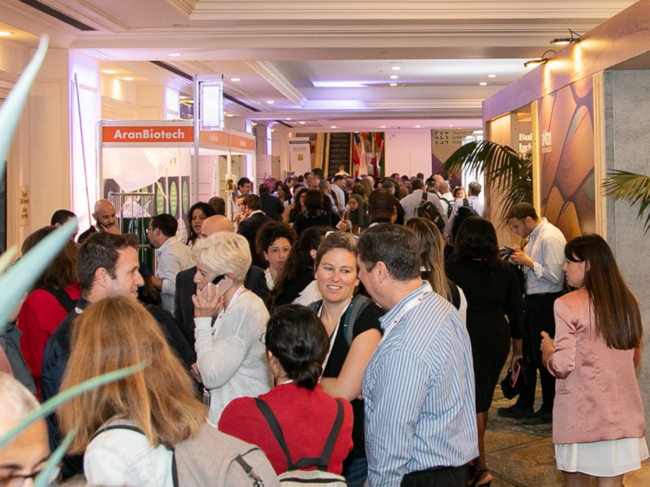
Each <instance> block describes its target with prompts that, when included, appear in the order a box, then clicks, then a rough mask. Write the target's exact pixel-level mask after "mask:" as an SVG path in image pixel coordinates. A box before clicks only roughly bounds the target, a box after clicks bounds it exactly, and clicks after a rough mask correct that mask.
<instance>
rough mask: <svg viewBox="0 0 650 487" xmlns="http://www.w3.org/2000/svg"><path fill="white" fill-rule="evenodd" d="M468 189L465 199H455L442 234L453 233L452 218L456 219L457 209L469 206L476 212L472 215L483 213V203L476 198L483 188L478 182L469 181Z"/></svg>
mask: <svg viewBox="0 0 650 487" xmlns="http://www.w3.org/2000/svg"><path fill="white" fill-rule="evenodd" d="M468 189H469V191H468V195H469V196H468V197H467V198H466V199H462V200H457V201H456V202H455V203H454V206H453V207H452V209H451V215H450V216H449V221H448V222H447V225H446V226H445V230H444V235H446V236H449V235H452V234H453V231H452V229H453V227H454V220H455V219H456V215H457V214H458V210H460V209H461V208H462V207H463V206H469V207H470V208H472V209H473V210H474V212H475V213H476V215H474V216H480V217H482V216H483V214H484V209H483V204H482V203H481V202H480V201H479V199H478V195H480V194H481V190H482V189H483V187H482V186H481V185H480V184H479V183H477V182H476V181H474V182H471V183H469V188H468ZM452 236H453V235H452Z"/></svg>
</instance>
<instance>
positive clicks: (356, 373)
mask: <svg viewBox="0 0 650 487" xmlns="http://www.w3.org/2000/svg"><path fill="white" fill-rule="evenodd" d="M357 256H358V250H357V239H356V238H355V237H354V236H353V235H350V234H349V233H343V232H331V233H329V234H328V235H327V236H326V237H325V239H324V240H323V241H322V243H321V244H320V246H319V247H318V252H317V253H316V262H315V263H316V266H315V267H316V281H317V283H318V289H319V291H320V293H321V296H322V300H321V301H317V302H315V303H313V304H312V305H311V306H310V307H311V308H312V309H313V310H314V311H315V312H316V313H317V314H318V316H319V317H320V319H321V321H322V322H323V324H324V325H325V329H326V330H327V334H328V336H329V339H330V340H329V341H330V351H329V354H328V357H327V358H326V359H325V365H324V367H323V378H322V380H321V386H322V387H323V390H324V391H325V392H327V393H328V394H330V395H331V396H332V397H339V396H340V397H344V398H345V399H347V400H348V401H351V402H352V408H353V410H354V430H353V433H352V438H353V440H354V448H353V450H352V452H351V454H350V456H349V457H348V458H347V459H346V462H345V465H344V467H345V468H344V471H343V475H344V476H345V477H346V479H347V482H348V484H349V485H350V486H352V487H356V486H362V485H363V483H364V482H365V480H366V477H367V469H368V464H367V462H366V456H365V442H364V434H363V428H364V412H363V401H362V400H360V399H359V395H360V394H361V379H362V378H363V373H364V371H365V369H366V366H367V365H368V362H369V360H370V357H371V356H372V354H373V352H374V351H375V349H376V348H377V346H378V345H379V341H380V340H381V336H382V332H381V326H380V324H379V318H380V317H381V316H382V315H383V311H382V310H381V309H380V308H379V307H378V306H377V305H376V304H375V303H373V302H372V301H371V300H370V299H368V298H366V297H365V296H361V295H358V294H355V293H356V291H357V286H358V285H359V274H358V268H357Z"/></svg>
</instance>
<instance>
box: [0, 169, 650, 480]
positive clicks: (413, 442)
mask: <svg viewBox="0 0 650 487" xmlns="http://www.w3.org/2000/svg"><path fill="white" fill-rule="evenodd" d="M236 186H237V187H236V191H235V193H234V195H233V201H232V204H233V207H234V208H235V210H236V211H235V213H236V214H235V215H234V218H232V219H230V218H228V217H227V216H226V208H227V206H228V204H230V203H231V202H229V201H225V200H224V199H222V198H219V197H215V198H212V199H211V200H210V201H209V202H197V203H196V204H194V205H193V206H192V207H191V208H190V210H189V212H188V214H187V229H188V230H187V235H186V236H184V237H183V236H182V235H181V232H180V231H179V224H178V221H177V220H176V219H175V218H174V217H173V216H172V215H169V214H159V215H157V216H155V217H153V218H151V219H150V221H149V222H148V227H147V230H146V236H147V238H148V240H149V243H150V244H151V246H152V247H153V248H154V249H155V257H156V258H155V265H154V268H151V269H149V268H147V266H146V265H145V264H144V263H143V262H141V261H140V259H139V255H138V251H137V247H138V241H137V239H135V238H133V237H134V236H133V235H128V234H127V235H121V234H120V231H119V230H120V229H119V228H118V227H117V224H116V212H115V208H114V206H113V205H112V203H111V202H110V201H108V200H100V201H98V202H97V203H96V205H95V207H94V212H93V218H94V220H95V222H96V223H95V225H94V226H92V227H90V229H89V230H87V231H85V232H84V233H83V234H81V235H80V236H79V238H78V239H77V242H74V238H73V240H71V241H70V242H69V243H68V244H66V246H65V247H64V248H63V249H62V250H61V252H60V253H59V255H58V256H57V257H56V258H55V259H54V260H53V261H52V262H51V263H50V265H49V266H48V268H47V269H46V270H45V272H44V273H43V275H42V276H40V277H39V279H38V281H37V282H36V284H35V286H34V288H33V290H32V291H31V292H30V293H29V294H28V295H27V296H26V299H25V300H24V301H23V302H22V303H20V305H19V306H18V308H17V309H16V311H15V313H14V315H13V316H12V319H11V323H9V324H8V326H7V328H6V329H5V331H4V332H3V335H2V336H1V337H0V338H1V339H2V340H1V341H0V344H1V345H2V347H1V348H0V370H2V371H3V372H5V373H0V402H1V403H2V404H3V407H2V409H1V410H0V436H1V435H2V434H3V433H5V432H7V431H9V430H10V429H11V428H12V427H13V426H14V425H15V424H17V423H18V422H19V421H20V420H21V419H23V418H24V417H26V416H27V415H29V414H30V413H31V412H32V411H34V410H35V409H36V408H37V406H38V402H39V401H41V402H42V401H46V400H48V399H50V398H52V397H54V396H55V395H56V394H57V393H59V392H60V391H64V390H67V389H69V388H71V387H74V386H76V385H78V384H80V383H82V382H84V381H86V380H88V379H90V378H92V377H96V376H98V375H101V374H106V373H110V372H114V371H117V370H119V369H122V368H125V367H131V366H136V367H138V370H137V371H136V372H135V373H133V374H132V375H129V376H128V377H126V378H124V379H121V380H118V381H116V382H112V383H109V384H106V385H103V386H100V387H98V388H96V389H94V390H92V391H91V392H88V393H85V394H82V395H80V396H77V397H75V398H73V399H72V400H70V401H69V402H67V403H65V404H63V405H62V406H61V407H60V408H59V409H58V410H57V412H56V414H53V415H50V416H48V417H47V418H46V420H45V422H43V421H37V422H35V423H33V425H32V426H31V427H30V428H28V429H26V430H25V431H24V432H23V433H22V434H20V435H19V436H18V437H17V439H15V440H13V441H12V442H11V443H9V444H8V445H6V446H4V447H0V485H8V486H14V485H16V486H17V485H23V481H24V480H27V479H33V478H34V476H35V475H36V474H37V473H38V472H39V471H40V469H42V468H43V465H44V462H45V461H46V460H47V458H48V452H49V451H54V449H55V448H56V447H57V446H58V445H59V444H61V442H62V440H63V438H65V437H66V435H68V434H71V435H72V443H71V445H70V447H69V449H68V452H67V454H66V456H65V457H64V460H63V463H62V465H61V472H60V475H59V480H61V481H66V482H68V481H70V480H68V479H72V480H71V481H77V480H78V479H79V478H83V477H80V476H81V475H83V476H84V477H85V480H86V481H87V482H88V484H89V485H98V486H133V487H136V486H142V487H147V486H151V487H154V486H164V487H167V486H170V487H171V486H173V485H178V479H179V478H180V479H188V478H191V479H192V480H185V482H186V484H185V485H267V486H269V485H279V484H278V482H279V481H282V480H285V481H286V480H288V479H294V480H295V479H296V478H297V479H299V481H301V482H303V483H304V484H306V485H316V484H328V483H329V484H330V485H343V484H342V483H341V482H343V483H347V485H350V486H353V487H361V486H364V485H368V486H370V487H376V486H382V487H383V486H391V487H392V486H406V487H408V486H425V485H426V486H452V487H453V486H458V487H465V486H474V487H480V486H486V487H487V486H489V485H490V484H491V482H492V480H493V478H492V475H491V473H490V471H489V469H488V465H487V463H486V454H485V452H486V446H485V431H486V428H487V423H488V412H489V409H490V406H491V404H492V399H493V396H494V392H495V388H496V387H497V384H498V382H499V378H500V376H501V373H502V371H503V369H504V367H511V368H515V367H519V366H521V370H522V372H521V380H524V379H525V380H526V382H525V384H524V388H523V390H522V391H521V392H520V394H519V397H518V399H517V401H516V403H514V404H513V405H512V406H510V407H508V408H500V409H499V410H498V414H499V415H500V416H503V417H507V418H512V419H513V420H517V421H522V422H524V423H526V424H542V423H551V422H552V423H553V441H554V443H555V452H556V461H557V467H558V469H559V470H561V471H562V472H563V474H564V477H565V479H566V484H567V485H569V486H586V485H590V482H591V477H596V478H598V485H603V486H621V485H622V479H623V475H624V474H625V473H626V472H629V471H632V470H635V469H638V468H640V462H641V461H642V460H644V459H645V458H648V456H649V453H648V448H647V444H646V441H645V421H644V413H643V404H642V401H641V395H640V392H639V387H638V384H637V381H636V376H635V369H636V367H637V366H638V364H639V362H640V360H641V348H640V344H641V336H642V325H641V317H640V311H639V306H638V303H637V301H636V299H635V297H634V296H633V295H632V293H631V292H630V290H629V289H628V288H627V286H626V284H625V281H624V280H623V278H622V276H621V274H620V272H619V270H618V268H617V265H616V262H615V260H614V256H613V254H612V252H611V250H610V248H609V247H608V245H607V243H606V242H605V241H604V240H603V239H602V238H601V237H599V236H598V235H583V236H581V237H578V238H575V239H573V240H572V241H570V242H568V243H567V242H566V239H565V238H564V236H563V234H562V232H560V231H559V230H558V229H557V228H556V227H555V226H553V225H552V224H551V223H550V222H548V221H547V220H546V219H545V218H540V217H539V216H538V214H537V212H536V210H535V208H534V207H533V206H532V205H531V204H529V203H520V204H517V205H514V206H513V207H512V208H510V209H509V211H508V213H507V221H506V222H505V223H506V224H507V225H508V226H509V228H510V229H511V230H512V232H513V234H514V237H515V238H516V239H517V243H518V245H513V246H505V247H501V248H499V244H498V240H497V233H496V229H495V227H494V225H493V224H492V223H491V222H490V221H489V220H488V219H486V218H484V206H483V204H482V202H481V199H480V194H481V189H482V188H481V185H480V184H478V183H476V182H472V183H470V184H469V185H468V187H467V191H465V189H464V188H462V187H456V188H453V189H452V188H451V186H450V183H449V182H448V181H446V180H445V179H444V178H443V177H442V176H441V175H438V174H436V175H433V176H431V177H430V178H427V179H425V177H424V175H423V174H418V175H416V177H412V178H411V177H407V176H400V175H399V174H393V175H391V176H390V177H387V178H384V179H382V180H377V181H375V180H374V179H373V178H372V177H370V176H366V177H361V178H354V177H350V176H349V175H347V174H346V173H345V171H344V170H343V169H341V171H339V173H338V174H337V175H336V176H334V177H333V178H331V180H329V181H328V180H327V179H325V178H324V175H323V173H322V171H321V170H318V169H315V170H313V171H312V172H309V173H306V174H304V175H301V176H298V177H290V178H287V179H285V180H284V181H275V182H273V181H271V182H269V184H261V185H260V186H259V188H258V194H254V192H253V184H252V182H251V181H250V180H248V179H247V178H241V179H240V180H239V181H238V182H237V185H236ZM70 218H74V214H73V213H71V212H70V211H67V210H59V211H57V212H56V213H55V214H54V215H53V217H52V222H51V223H52V224H51V225H50V226H48V227H45V228H42V229H40V230H37V231H36V232H34V233H33V234H32V235H30V236H29V237H28V238H27V239H26V240H25V242H24V244H23V248H22V251H23V253H26V252H29V250H30V249H31V248H33V247H34V246H36V245H37V244H38V243H39V242H40V241H42V240H43V239H44V238H45V237H46V236H47V235H48V234H49V233H51V232H52V231H54V230H55V228H56V227H57V226H60V225H62V224H63V223H65V222H66V221H67V220H69V219H70ZM509 357H510V360H508V358H509ZM538 373H539V377H540V380H541V386H542V396H543V398H542V399H543V402H542V405H541V407H540V408H539V409H538V410H537V411H534V409H533V406H534V403H535V385H536V379H537V376H538ZM8 374H9V375H13V378H11V377H10V376H9V375H8ZM613 391H615V393H613ZM623 411H624V413H623ZM190 452H192V453H190ZM7 462H9V463H7ZM216 465H222V466H224V465H225V466H230V465H233V466H232V467H228V468H225V467H224V468H222V467H219V468H217V467H216ZM228 475H239V477H236V478H237V479H239V480H234V479H235V477H228ZM260 482H261V484H260ZM337 482H338V484H337ZM181 485H183V484H182V483H181Z"/></svg>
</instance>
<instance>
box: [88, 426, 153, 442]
mask: <svg viewBox="0 0 650 487" xmlns="http://www.w3.org/2000/svg"><path fill="white" fill-rule="evenodd" d="M110 430H129V431H135V432H136V433H140V434H141V435H144V432H143V431H142V430H141V429H140V428H138V427H137V426H132V425H130V424H112V425H109V426H106V427H105V428H99V429H98V430H97V431H96V432H95V434H94V435H93V436H92V438H91V439H90V441H93V440H94V439H95V438H97V437H98V436H99V435H101V434H102V433H104V432H105V431H110Z"/></svg>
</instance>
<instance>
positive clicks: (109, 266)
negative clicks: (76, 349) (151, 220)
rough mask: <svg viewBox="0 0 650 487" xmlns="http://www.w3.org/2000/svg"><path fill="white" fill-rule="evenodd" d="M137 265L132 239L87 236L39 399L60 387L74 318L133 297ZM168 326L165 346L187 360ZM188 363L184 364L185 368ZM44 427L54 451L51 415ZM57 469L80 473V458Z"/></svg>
mask: <svg viewBox="0 0 650 487" xmlns="http://www.w3.org/2000/svg"><path fill="white" fill-rule="evenodd" d="M139 267H140V262H139V261H138V252H137V250H136V249H135V242H134V241H132V240H131V239H129V238H127V237H126V236H123V235H113V234H111V233H108V232H100V233H96V234H93V235H91V236H89V237H88V239H86V241H85V242H84V243H83V244H82V245H81V247H79V252H78V254H77V279H78V280H79V286H80V287H81V297H80V298H79V300H78V301H77V305H76V307H75V309H74V310H73V311H72V312H71V313H70V314H69V315H68V316H67V317H66V318H65V319H64V320H63V321H62V322H61V324H60V325H59V326H58V328H57V329H56V330H55V332H54V333H53V334H52V336H51V337H50V339H49V340H48V342H47V346H46V347H45V353H44V354H43V365H42V378H41V397H42V400H43V402H45V401H46V400H47V399H50V398H51V397H53V396H55V395H56V394H57V393H58V392H59V389H60V388H61V383H62V381H63V374H64V372H65V369H66V366H67V364H68V359H69V358H70V336H71V331H72V324H73V322H74V319H75V318H76V317H77V316H79V315H80V314H81V313H83V311H84V309H86V308H87V307H88V306H90V305H91V304H92V303H95V302H97V301H101V300H102V299H106V298H113V297H118V296H126V297H131V298H133V299H137V297H138V288H139V287H140V286H142V285H143V284H144V281H143V279H142V276H141V275H140V272H139ZM154 317H155V316H154ZM170 319H171V317H170ZM173 324H174V325H175V326H178V325H176V324H175V323H173ZM168 325H169V323H162V324H160V326H161V329H162V330H163V333H164V334H165V336H166V337H167V340H168V342H169V345H170V346H171V347H172V349H173V350H174V351H175V352H176V353H177V355H179V358H181V360H184V361H185V362H187V361H190V362H191V361H192V357H186V355H187V351H188V350H190V349H189V345H188V344H187V343H184V342H182V341H181V340H183V339H184V337H183V336H182V334H180V333H177V334H175V337H174V338H173V339H172V338H170V334H169V333H168V332H169V330H168V329H167V328H166V327H167V326H168ZM190 352H191V350H190ZM190 365H191V364H187V363H186V366H187V367H188V369H189V366H190ZM47 429H48V436H49V439H50V446H51V448H52V451H54V449H55V448H56V447H57V446H58V444H59V443H60V442H61V434H60V432H59V429H58V424H57V421H56V417H55V415H50V416H49V417H48V418H47ZM61 472H62V474H63V476H64V477H65V478H69V477H72V476H74V475H76V474H79V473H82V472H83V460H82V457H64V459H63V466H62V469H61Z"/></svg>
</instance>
